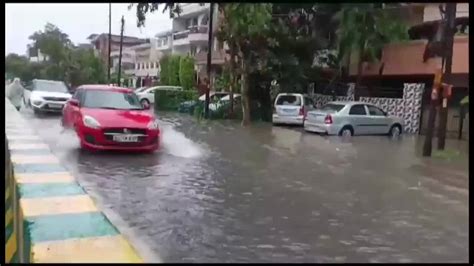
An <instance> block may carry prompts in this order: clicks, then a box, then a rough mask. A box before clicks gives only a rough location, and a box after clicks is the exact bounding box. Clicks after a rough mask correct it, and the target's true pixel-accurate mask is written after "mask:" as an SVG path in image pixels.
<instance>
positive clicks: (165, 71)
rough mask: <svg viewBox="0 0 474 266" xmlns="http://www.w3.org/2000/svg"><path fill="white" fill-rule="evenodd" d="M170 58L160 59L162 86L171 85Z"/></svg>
mask: <svg viewBox="0 0 474 266" xmlns="http://www.w3.org/2000/svg"><path fill="white" fill-rule="evenodd" d="M169 68H170V56H169V55H164V56H163V57H162V58H161V59H160V84H161V85H169V84H170V74H169Z"/></svg>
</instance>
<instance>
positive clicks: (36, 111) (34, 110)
mask: <svg viewBox="0 0 474 266" xmlns="http://www.w3.org/2000/svg"><path fill="white" fill-rule="evenodd" d="M33 113H34V114H35V115H40V114H41V111H40V110H39V109H38V108H34V107H33Z"/></svg>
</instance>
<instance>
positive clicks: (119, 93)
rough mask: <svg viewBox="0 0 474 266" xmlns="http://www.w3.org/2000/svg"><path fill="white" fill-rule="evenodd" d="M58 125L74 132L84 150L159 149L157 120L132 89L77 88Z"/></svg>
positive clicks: (105, 86)
mask: <svg viewBox="0 0 474 266" xmlns="http://www.w3.org/2000/svg"><path fill="white" fill-rule="evenodd" d="M61 121H62V124H63V127H65V128H72V129H74V130H75V131H76V133H77V136H78V137H79V139H80V143H81V148H83V149H88V150H125V151H149V152H151V151H154V150H156V149H158V148H159V143H160V129H159V127H158V120H157V119H156V117H155V115H154V114H153V113H152V112H149V110H148V109H147V108H145V107H144V106H142V104H141V103H140V100H139V99H138V97H137V95H136V94H135V93H134V92H133V90H131V89H127V88H120V87H112V86H107V85H83V86H80V87H78V88H77V90H76V93H75V94H74V96H73V97H72V99H71V100H69V101H68V102H67V104H66V106H65V108H64V110H63V117H62V120H61Z"/></svg>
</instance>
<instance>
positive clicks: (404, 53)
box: [350, 36, 469, 76]
mask: <svg viewBox="0 0 474 266" xmlns="http://www.w3.org/2000/svg"><path fill="white" fill-rule="evenodd" d="M426 44H427V41H426V40H414V41H408V42H403V43H392V44H388V45H386V46H385V48H384V50H383V53H382V59H381V60H380V61H379V62H374V63H365V64H364V66H363V71H362V73H363V75H366V76H370V75H379V71H380V69H381V67H382V64H383V71H382V73H381V74H382V75H432V74H433V73H434V72H435V70H436V69H437V68H439V67H441V58H439V57H437V58H430V59H428V60H427V61H426V62H423V53H424V52H425V47H426ZM351 61H352V62H351V66H350V75H357V62H356V61H355V60H351ZM452 73H453V74H466V73H469V36H456V37H455V38H454V46H453V66H452Z"/></svg>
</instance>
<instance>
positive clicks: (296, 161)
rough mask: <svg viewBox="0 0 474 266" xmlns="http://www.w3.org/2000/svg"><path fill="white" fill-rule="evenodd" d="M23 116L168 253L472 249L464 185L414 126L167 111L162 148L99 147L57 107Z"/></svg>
mask: <svg viewBox="0 0 474 266" xmlns="http://www.w3.org/2000/svg"><path fill="white" fill-rule="evenodd" d="M25 116H27V117H29V119H30V121H31V122H32V124H33V126H36V128H37V129H38V130H39V132H40V134H41V136H42V137H43V138H44V139H45V141H46V142H47V143H48V144H50V146H51V147H52V149H53V152H54V153H55V154H56V155H58V157H59V158H60V160H61V161H63V162H64V163H65V164H66V166H67V167H68V169H70V170H71V171H72V172H73V173H74V174H75V175H76V176H78V178H79V179H80V182H81V184H82V185H83V186H85V187H86V189H87V190H91V191H96V192H97V193H98V194H99V195H100V197H101V198H102V200H103V201H104V202H106V203H107V205H108V206H110V208H112V209H113V210H114V211H116V212H117V213H118V214H119V215H120V216H121V218H122V219H123V220H124V221H125V222H126V223H127V224H128V225H129V226H130V227H132V228H134V229H136V230H138V232H140V234H141V236H142V237H143V238H146V239H148V240H149V241H150V242H151V244H150V245H151V248H152V249H153V250H154V251H155V252H156V253H158V254H159V255H160V257H161V258H162V259H163V261H165V262H323V263H324V262H410V261H414V262H433V261H436V262H448V261H467V258H468V249H467V247H468V246H467V245H468V212H467V206H468V205H467V196H466V195H464V194H459V193H457V192H456V191H450V190H446V189H445V188H444V187H443V186H442V185H440V184H432V183H428V182H427V181H426V179H425V178H424V177H423V176H422V175H420V172H419V171H418V172H417V171H414V170H413V167H412V166H413V165H416V164H418V163H420V162H421V161H422V160H421V159H420V157H419V156H418V155H417V154H416V153H415V148H414V142H415V138H412V137H409V136H406V137H405V138H404V139H402V140H400V141H393V140H390V139H388V138H384V137H357V138H353V139H351V140H350V141H341V140H340V139H339V138H338V137H335V138H331V137H322V136H319V135H316V134H307V133H303V132H302V131H301V130H300V129H298V128H284V127H272V126H271V125H268V124H256V125H254V126H252V127H251V128H248V129H243V128H241V127H240V126H239V125H238V123H235V122H232V121H224V122H222V123H221V122H215V121H206V122H202V123H196V122H195V121H194V119H193V118H191V117H189V116H181V115H177V114H167V113H162V114H160V119H161V120H162V123H161V124H160V126H161V128H162V131H163V136H162V147H161V150H160V151H158V152H156V153H154V154H115V153H99V154H93V153H92V154H91V153H87V152H81V151H80V150H79V149H78V144H77V140H75V139H74V138H75V136H74V134H73V133H70V132H67V133H60V131H61V129H60V127H59V124H58V122H57V118H56V117H47V118H43V119H41V120H40V119H33V118H32V117H31V116H28V114H25ZM40 126H41V127H40Z"/></svg>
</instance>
